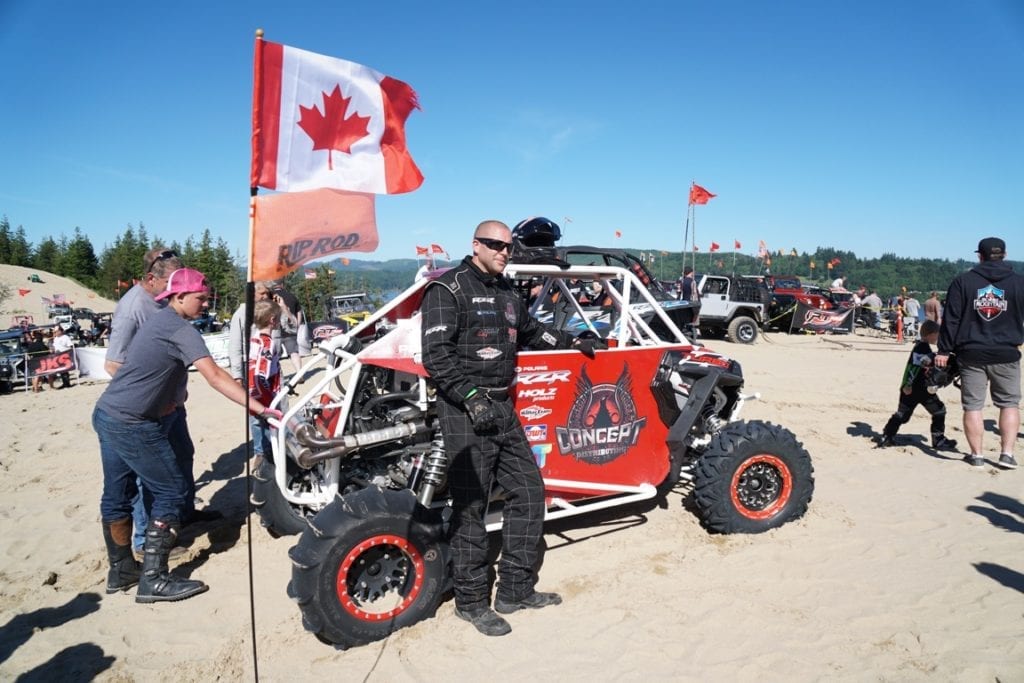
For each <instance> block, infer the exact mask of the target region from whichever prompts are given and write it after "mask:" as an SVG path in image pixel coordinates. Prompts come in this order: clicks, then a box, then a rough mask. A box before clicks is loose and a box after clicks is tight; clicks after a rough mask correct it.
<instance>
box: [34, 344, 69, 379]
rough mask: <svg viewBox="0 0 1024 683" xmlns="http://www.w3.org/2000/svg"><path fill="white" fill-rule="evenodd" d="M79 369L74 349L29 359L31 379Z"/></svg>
mask: <svg viewBox="0 0 1024 683" xmlns="http://www.w3.org/2000/svg"><path fill="white" fill-rule="evenodd" d="M77 367H78V359H77V358H76V357H75V350H74V349H71V350H69V351H63V352H61V353H49V354H47V355H45V356H29V357H28V376H29V378H30V379H31V378H35V377H46V376H48V375H56V374H59V373H62V372H70V371H71V370H74V369H75V368H77Z"/></svg>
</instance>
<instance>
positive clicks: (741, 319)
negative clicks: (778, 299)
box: [726, 315, 757, 344]
mask: <svg viewBox="0 0 1024 683" xmlns="http://www.w3.org/2000/svg"><path fill="white" fill-rule="evenodd" d="M726 338H727V339H728V340H729V341H731V342H734V343H736V344H753V343H754V340H755V339H757V321H756V320H754V319H753V318H750V317H747V316H745V315H738V316H736V317H735V318H733V319H732V320H731V321H730V322H729V330H728V332H727V333H726Z"/></svg>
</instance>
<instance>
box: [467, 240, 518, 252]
mask: <svg viewBox="0 0 1024 683" xmlns="http://www.w3.org/2000/svg"><path fill="white" fill-rule="evenodd" d="M476 241H477V242H479V243H480V244H482V245H484V246H485V247H487V248H488V249H490V250H491V251H497V252H502V251H507V252H508V253H510V254H511V253H512V243H511V242H502V241H501V240H496V239H491V238H490V237H477V238H476Z"/></svg>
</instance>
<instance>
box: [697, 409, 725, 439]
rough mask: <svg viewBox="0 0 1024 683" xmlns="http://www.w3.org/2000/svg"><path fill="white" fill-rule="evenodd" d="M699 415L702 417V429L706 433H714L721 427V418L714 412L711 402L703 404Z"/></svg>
mask: <svg viewBox="0 0 1024 683" xmlns="http://www.w3.org/2000/svg"><path fill="white" fill-rule="evenodd" d="M701 417H702V418H703V419H704V431H706V432H707V433H708V434H714V433H715V432H717V431H719V430H720V429H721V428H722V425H723V422H722V418H720V417H718V415H717V414H715V407H714V406H713V405H712V404H711V403H708V404H706V405H705V406H704V410H702V411H701Z"/></svg>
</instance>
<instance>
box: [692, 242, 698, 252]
mask: <svg viewBox="0 0 1024 683" xmlns="http://www.w3.org/2000/svg"><path fill="white" fill-rule="evenodd" d="M693 250H694V251H695V252H696V251H700V249H699V248H697V245H696V244H695V245H693Z"/></svg>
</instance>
